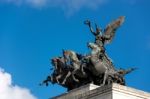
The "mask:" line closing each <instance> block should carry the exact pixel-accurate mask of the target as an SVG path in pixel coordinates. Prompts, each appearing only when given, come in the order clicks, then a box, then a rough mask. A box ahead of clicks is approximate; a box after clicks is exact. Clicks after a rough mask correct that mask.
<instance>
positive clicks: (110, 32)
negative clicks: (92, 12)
mask: <svg viewBox="0 0 150 99" xmlns="http://www.w3.org/2000/svg"><path fill="white" fill-rule="evenodd" d="M124 19H125V17H124V16H120V17H119V18H118V19H116V20H114V21H112V22H111V23H109V24H108V25H107V26H106V28H105V29H104V30H102V29H101V28H99V27H98V26H97V24H96V23H95V27H96V31H94V29H93V28H92V26H91V22H90V20H86V21H84V24H86V25H87V26H88V27H89V28H90V31H91V33H92V34H93V35H94V36H95V44H96V45H98V46H99V47H100V49H101V53H102V54H101V55H103V56H104V57H103V58H104V60H106V61H107V63H109V62H110V64H111V65H109V66H110V67H109V69H114V66H113V64H112V62H111V61H110V60H111V59H110V58H109V57H108V56H107V54H106V53H105V47H104V45H105V44H109V43H111V42H112V40H113V38H114V36H115V33H116V30H117V29H118V28H119V27H120V26H121V25H122V23H123V22H124Z"/></svg>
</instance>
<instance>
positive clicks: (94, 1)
mask: <svg viewBox="0 0 150 99" xmlns="http://www.w3.org/2000/svg"><path fill="white" fill-rule="evenodd" d="M107 1H109V0H0V2H3V3H13V4H17V5H28V6H30V7H34V8H43V7H58V8H60V9H62V10H63V11H64V12H65V13H66V14H68V15H69V14H73V13H74V12H77V11H79V10H80V9H82V8H88V9H96V8H98V7H99V6H101V5H102V4H104V3H106V2H107Z"/></svg>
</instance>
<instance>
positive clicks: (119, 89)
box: [52, 83, 150, 99]
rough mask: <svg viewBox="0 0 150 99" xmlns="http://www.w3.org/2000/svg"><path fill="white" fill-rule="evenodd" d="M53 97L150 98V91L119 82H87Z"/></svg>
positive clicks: (76, 98)
mask: <svg viewBox="0 0 150 99" xmlns="http://www.w3.org/2000/svg"><path fill="white" fill-rule="evenodd" d="M52 99H150V93H148V92H144V91H141V90H137V89H134V88H131V87H127V86H122V85H119V84H115V83H113V84H111V85H106V86H102V87H100V86H97V85H93V84H87V85H85V86H82V87H80V88H77V89H74V90H71V91H69V92H67V93H65V94H62V95H59V96H56V97H53V98H52Z"/></svg>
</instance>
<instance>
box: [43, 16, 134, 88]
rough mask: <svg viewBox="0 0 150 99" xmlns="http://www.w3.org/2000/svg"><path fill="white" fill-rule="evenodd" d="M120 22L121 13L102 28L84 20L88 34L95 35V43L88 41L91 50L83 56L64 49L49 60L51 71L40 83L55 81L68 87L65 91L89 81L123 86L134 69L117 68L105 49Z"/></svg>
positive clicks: (100, 84) (122, 18)
mask: <svg viewBox="0 0 150 99" xmlns="http://www.w3.org/2000/svg"><path fill="white" fill-rule="evenodd" d="M123 22H124V16H121V17H119V18H118V19H116V20H114V21H113V22H111V23H110V24H108V25H107V27H106V28H105V29H104V30H102V29H100V28H99V27H98V26H97V24H95V27H96V31H94V30H93V28H92V27H91V22H90V21H89V20H86V21H84V24H85V25H87V26H88V27H89V28H90V31H91V33H92V34H93V35H94V36H95V42H89V43H88V44H87V47H89V48H90V49H91V53H89V54H87V55H82V54H79V53H76V52H74V51H72V50H63V51H62V54H63V55H62V56H60V57H55V58H53V59H52V60H51V62H52V65H53V68H54V69H53V73H52V74H50V75H48V76H47V78H46V80H44V81H43V82H42V84H46V85H48V83H49V82H51V83H52V84H55V83H57V84H59V85H61V86H63V87H66V88H68V90H72V89H74V88H78V87H80V86H83V85H85V84H88V83H93V84H96V85H99V86H103V85H107V84H111V83H113V82H115V83H119V84H121V85H125V79H124V76H125V75H126V74H128V73H130V72H131V71H133V70H135V68H130V69H127V70H125V69H116V68H115V66H114V64H113V63H112V61H111V59H110V58H109V57H108V56H107V54H106V51H105V45H106V44H109V43H110V42H111V41H112V40H113V38H114V36H115V33H116V30H117V29H118V28H119V27H120V26H121V25H122V23H123Z"/></svg>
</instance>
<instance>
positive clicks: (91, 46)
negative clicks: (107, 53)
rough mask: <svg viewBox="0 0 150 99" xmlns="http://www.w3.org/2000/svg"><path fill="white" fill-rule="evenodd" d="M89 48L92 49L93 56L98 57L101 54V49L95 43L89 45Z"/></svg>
mask: <svg viewBox="0 0 150 99" xmlns="http://www.w3.org/2000/svg"><path fill="white" fill-rule="evenodd" d="M88 47H89V48H90V49H91V54H92V55H97V54H99V53H100V52H101V48H100V47H99V46H98V45H97V44H95V43H88Z"/></svg>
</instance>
